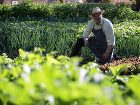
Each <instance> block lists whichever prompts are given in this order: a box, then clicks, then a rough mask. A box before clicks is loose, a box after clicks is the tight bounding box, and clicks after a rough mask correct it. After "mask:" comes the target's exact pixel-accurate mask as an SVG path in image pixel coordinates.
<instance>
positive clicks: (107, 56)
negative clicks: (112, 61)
mask: <svg viewBox="0 0 140 105" xmlns="http://www.w3.org/2000/svg"><path fill="white" fill-rule="evenodd" d="M109 54H110V52H105V53H104V54H103V56H102V59H103V60H108V58H109Z"/></svg>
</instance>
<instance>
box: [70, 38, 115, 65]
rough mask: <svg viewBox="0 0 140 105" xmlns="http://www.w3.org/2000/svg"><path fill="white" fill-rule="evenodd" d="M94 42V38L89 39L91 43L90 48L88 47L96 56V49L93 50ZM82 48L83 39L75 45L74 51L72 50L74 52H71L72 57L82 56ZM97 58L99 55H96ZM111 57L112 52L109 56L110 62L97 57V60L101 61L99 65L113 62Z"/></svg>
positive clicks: (78, 40)
mask: <svg viewBox="0 0 140 105" xmlns="http://www.w3.org/2000/svg"><path fill="white" fill-rule="evenodd" d="M93 40H94V37H90V38H89V39H88V42H89V46H88V48H89V49H90V50H91V51H92V52H93V54H94V51H93V50H94V49H93V47H92V46H93ZM82 47H84V39H83V38H78V39H77V42H76V44H75V46H74V47H73V49H72V52H71V55H70V56H71V57H73V56H79V55H80V51H81V49H82ZM94 55H95V56H96V55H98V54H94ZM111 56H112V52H110V56H109V58H108V60H106V61H104V60H103V59H102V57H99V56H96V57H97V58H98V61H99V63H100V64H105V63H107V62H110V61H111Z"/></svg>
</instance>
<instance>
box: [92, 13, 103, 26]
mask: <svg viewBox="0 0 140 105" xmlns="http://www.w3.org/2000/svg"><path fill="white" fill-rule="evenodd" d="M92 17H93V19H94V20H95V22H96V24H99V23H100V22H101V18H102V13H100V12H99V13H94V14H92Z"/></svg>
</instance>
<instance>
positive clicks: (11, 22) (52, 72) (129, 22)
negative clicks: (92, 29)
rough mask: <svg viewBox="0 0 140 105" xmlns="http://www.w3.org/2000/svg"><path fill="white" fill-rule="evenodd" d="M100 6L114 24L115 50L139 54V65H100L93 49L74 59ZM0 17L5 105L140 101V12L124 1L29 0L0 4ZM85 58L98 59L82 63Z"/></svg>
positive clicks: (0, 83)
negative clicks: (42, 1)
mask: <svg viewBox="0 0 140 105" xmlns="http://www.w3.org/2000/svg"><path fill="white" fill-rule="evenodd" d="M95 6H99V7H101V9H104V10H105V11H106V12H105V13H104V16H105V17H107V18H109V19H110V20H111V21H112V22H113V24H114V29H115V36H116V46H115V52H116V53H117V54H119V55H120V56H124V57H130V56H137V57H136V58H134V59H131V60H132V61H131V62H133V63H131V62H128V61H127V60H121V61H118V62H116V63H114V64H107V65H103V66H102V67H100V65H98V64H96V61H95V62H94V56H93V55H92V54H91V53H90V51H89V49H87V48H83V49H82V55H81V57H79V58H69V57H68V56H69V55H70V52H71V49H72V47H73V44H74V43H75V41H76V38H77V37H81V35H82V32H83V30H84V28H85V26H86V24H87V21H88V20H89V18H90V12H91V9H92V8H93V7H95ZM0 19H1V21H0V51H1V55H0V105H139V104H140V91H139V87H140V84H139V81H140V74H138V73H139V72H140V63H139V61H140V60H139V55H140V13H139V12H134V11H132V10H131V8H130V7H129V6H126V5H122V4H121V5H117V6H116V5H113V4H106V3H103V4H94V3H92V4H90V3H89V4H88V3H87V4H79V3H69V4H46V5H39V4H32V3H27V2H24V3H21V4H19V5H16V6H11V5H0ZM83 58H84V59H85V58H87V59H88V58H90V59H92V58H93V59H92V62H88V63H87V64H83V65H81V62H82V59H83ZM121 62H123V63H122V64H120V63H121ZM108 65H109V66H108ZM103 70H105V71H103ZM133 71H135V72H136V73H132V72H133ZM122 72H131V74H133V75H127V76H126V75H122V74H121V73H122ZM124 74H125V73H124ZM126 74H127V73H126ZM134 74H137V75H134Z"/></svg>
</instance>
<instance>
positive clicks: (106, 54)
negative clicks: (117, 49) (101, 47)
mask: <svg viewBox="0 0 140 105" xmlns="http://www.w3.org/2000/svg"><path fill="white" fill-rule="evenodd" d="M113 47H114V46H113V45H109V46H108V47H107V49H106V51H105V53H104V54H103V56H102V59H103V60H108V58H109V56H110V52H111V51H112V50H113Z"/></svg>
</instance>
